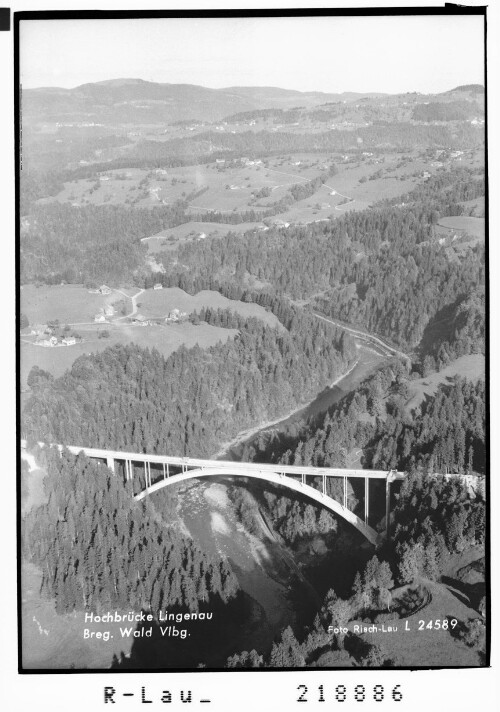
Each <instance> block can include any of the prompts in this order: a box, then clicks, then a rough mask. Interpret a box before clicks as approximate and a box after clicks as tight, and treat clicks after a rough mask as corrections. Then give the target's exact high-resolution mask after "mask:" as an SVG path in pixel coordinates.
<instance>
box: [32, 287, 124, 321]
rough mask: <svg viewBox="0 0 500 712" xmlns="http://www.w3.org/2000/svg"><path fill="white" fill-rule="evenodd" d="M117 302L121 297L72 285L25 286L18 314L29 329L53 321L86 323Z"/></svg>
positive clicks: (116, 294) (121, 295)
mask: <svg viewBox="0 0 500 712" xmlns="http://www.w3.org/2000/svg"><path fill="white" fill-rule="evenodd" d="M135 292H137V289H136V290H135V291H134V292H133V293H135ZM121 299H125V297H124V296H123V294H120V293H118V292H112V293H111V294H107V295H101V294H91V293H89V291H88V290H87V289H85V287H82V286H81V285H76V284H65V285H54V286H48V285H44V286H43V287H35V286H34V285H33V284H27V285H24V286H23V287H22V288H21V312H22V313H23V314H26V316H27V317H28V320H29V322H30V325H33V324H46V323H47V322H48V321H53V320H55V319H59V321H60V322H61V324H68V323H69V324H77V323H82V322H83V323H86V322H91V321H93V320H94V316H95V314H96V313H97V312H98V311H99V310H100V309H102V308H103V307H105V306H107V305H108V304H114V303H116V302H119V301H120V300H121ZM126 301H127V302H128V300H126Z"/></svg>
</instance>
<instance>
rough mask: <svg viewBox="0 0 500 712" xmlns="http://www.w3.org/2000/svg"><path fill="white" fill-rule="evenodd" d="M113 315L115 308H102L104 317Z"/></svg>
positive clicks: (109, 305)
mask: <svg viewBox="0 0 500 712" xmlns="http://www.w3.org/2000/svg"><path fill="white" fill-rule="evenodd" d="M114 313H115V308H114V306H113V305H112V304H108V305H107V306H105V307H104V314H105V316H113V314H114Z"/></svg>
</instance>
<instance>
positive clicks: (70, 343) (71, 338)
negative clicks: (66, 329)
mask: <svg viewBox="0 0 500 712" xmlns="http://www.w3.org/2000/svg"><path fill="white" fill-rule="evenodd" d="M62 342H63V344H65V345H66V346H73V345H74V344H76V339H75V337H74V336H65V337H64V339H63V340H62Z"/></svg>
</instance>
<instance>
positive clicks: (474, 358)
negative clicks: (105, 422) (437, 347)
mask: <svg viewBox="0 0 500 712" xmlns="http://www.w3.org/2000/svg"><path fill="white" fill-rule="evenodd" d="M484 373H485V360H484V356H483V355H482V354H469V355H467V356H460V357H459V358H457V359H455V361H452V362H451V363H450V364H449V365H448V366H446V368H443V370H442V371H439V372H438V373H432V374H430V375H429V376H426V377H425V378H419V379H417V380H415V381H411V382H410V390H411V393H412V395H411V398H410V400H409V401H408V402H407V404H406V406H407V408H409V409H410V410H413V409H414V408H417V407H418V406H419V405H420V404H421V403H422V401H423V400H424V399H425V397H426V396H433V395H434V394H435V393H436V391H437V389H438V387H439V386H440V385H441V384H443V383H444V384H450V383H451V382H452V380H453V378H454V377H455V376H461V377H462V378H468V379H469V380H471V381H477V380H478V379H480V378H484Z"/></svg>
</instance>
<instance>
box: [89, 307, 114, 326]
mask: <svg viewBox="0 0 500 712" xmlns="http://www.w3.org/2000/svg"><path fill="white" fill-rule="evenodd" d="M114 314H115V308H114V306H113V305H112V304H107V305H106V306H105V307H103V308H102V309H99V311H98V312H97V314H96V315H95V316H94V321H95V323H96V324H104V323H106V322H107V320H108V318H109V317H111V316H114Z"/></svg>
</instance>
